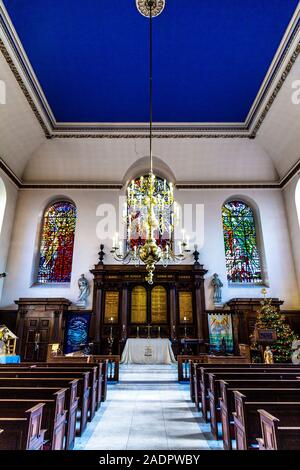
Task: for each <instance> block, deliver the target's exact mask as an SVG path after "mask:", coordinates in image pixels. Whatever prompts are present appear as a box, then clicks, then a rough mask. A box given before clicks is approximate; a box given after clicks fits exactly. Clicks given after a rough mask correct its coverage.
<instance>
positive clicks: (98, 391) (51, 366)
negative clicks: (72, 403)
mask: <svg viewBox="0 0 300 470" xmlns="http://www.w3.org/2000/svg"><path fill="white" fill-rule="evenodd" d="M107 363H108V361H106V362H105V361H99V362H94V363H78V362H77V363H76V362H70V363H65V362H54V363H53V362H50V363H49V362H22V363H19V364H14V365H11V364H8V365H7V364H5V365H4V368H3V369H2V367H1V365H0V372H1V370H7V371H15V370H21V369H22V370H23V369H24V370H31V369H38V370H44V371H47V370H49V371H54V370H56V369H58V370H59V371H68V372H71V371H73V370H74V371H75V370H76V372H80V371H82V372H85V371H89V372H91V373H92V377H91V378H90V387H91V390H94V392H92V396H93V397H94V396H95V399H94V398H93V399H92V401H91V407H92V409H90V419H93V417H94V414H95V411H96V410H98V408H99V407H100V406H101V402H102V392H103V389H104V388H105V390H107V375H106V374H104V373H103V369H104V366H105V365H107ZM95 369H96V373H95Z"/></svg>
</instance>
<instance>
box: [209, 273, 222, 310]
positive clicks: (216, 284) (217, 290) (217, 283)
mask: <svg viewBox="0 0 300 470" xmlns="http://www.w3.org/2000/svg"><path fill="white" fill-rule="evenodd" d="M211 285H212V287H213V289H214V304H215V305H220V304H221V303H222V287H223V283H222V281H221V279H220V278H219V276H218V274H217V273H215V274H214V275H213V278H212V281H211Z"/></svg>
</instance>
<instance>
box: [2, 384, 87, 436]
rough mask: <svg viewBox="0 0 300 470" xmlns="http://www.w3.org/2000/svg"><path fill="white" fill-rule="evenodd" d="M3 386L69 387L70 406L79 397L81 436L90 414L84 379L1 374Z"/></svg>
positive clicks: (72, 405)
mask: <svg viewBox="0 0 300 470" xmlns="http://www.w3.org/2000/svg"><path fill="white" fill-rule="evenodd" d="M1 387H10V388H12V387H46V388H47V387H56V388H57V389H58V388H62V387H64V388H68V389H69V392H68V394H67V400H68V397H69V399H70V404H69V407H70V408H71V407H74V406H75V405H74V402H75V400H76V399H77V397H78V402H76V403H77V404H78V408H80V409H81V416H80V429H79V435H80V436H81V435H82V433H83V432H84V430H85V428H86V425H87V421H88V416H87V410H88V408H87V401H86V400H85V399H84V395H86V394H87V390H86V389H85V387H86V383H85V382H83V379H73V380H72V379H70V378H67V377H61V378H55V377H50V378H45V377H33V376H31V377H28V378H25V377H24V378H17V377H12V378H9V377H1V376H0V388H1ZM66 406H67V408H68V401H67V405H66ZM70 428H71V429H72V423H70Z"/></svg>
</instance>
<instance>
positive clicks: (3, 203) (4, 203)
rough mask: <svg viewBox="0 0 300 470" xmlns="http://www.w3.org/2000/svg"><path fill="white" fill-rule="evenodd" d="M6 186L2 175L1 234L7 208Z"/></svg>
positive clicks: (0, 189)
mask: <svg viewBox="0 0 300 470" xmlns="http://www.w3.org/2000/svg"><path fill="white" fill-rule="evenodd" d="M6 200H7V195H6V188H5V185H4V181H3V179H2V178H1V177H0V235H1V232H2V226H3V220H4V213H5V208H6Z"/></svg>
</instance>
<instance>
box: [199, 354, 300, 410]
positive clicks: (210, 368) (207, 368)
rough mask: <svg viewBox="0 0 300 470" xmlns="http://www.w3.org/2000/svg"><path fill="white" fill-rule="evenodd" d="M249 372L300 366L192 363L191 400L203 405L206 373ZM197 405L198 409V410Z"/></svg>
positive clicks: (294, 368)
mask: <svg viewBox="0 0 300 470" xmlns="http://www.w3.org/2000/svg"><path fill="white" fill-rule="evenodd" d="M243 369H245V370H248V369H251V370H252V369H254V370H260V369H262V370H267V371H268V370H272V369H292V370H297V369H298V370H300V367H299V366H295V365H294V364H292V363H287V364H281V363H275V364H250V363H249V364H234V365H233V364H230V363H228V364H204V363H199V362H198V361H197V360H196V361H195V362H194V361H192V360H191V361H190V394H191V400H192V401H195V398H196V399H197V398H198V404H199V402H200V403H201V395H200V381H201V380H202V374H203V373H204V374H205V373H206V372H207V373H209V372H212V373H213V372H215V371H216V372H217V371H218V370H228V371H229V370H232V371H238V370H243ZM196 390H198V396H197V393H196ZM198 404H197V408H198Z"/></svg>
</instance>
